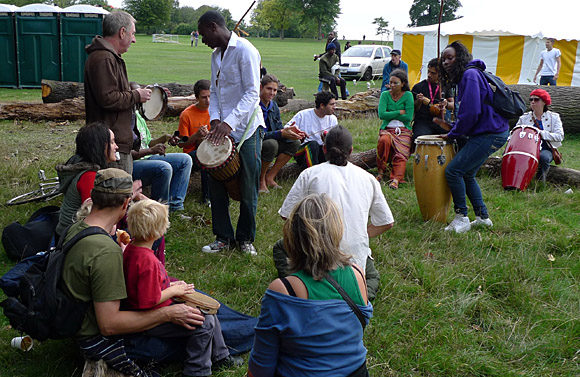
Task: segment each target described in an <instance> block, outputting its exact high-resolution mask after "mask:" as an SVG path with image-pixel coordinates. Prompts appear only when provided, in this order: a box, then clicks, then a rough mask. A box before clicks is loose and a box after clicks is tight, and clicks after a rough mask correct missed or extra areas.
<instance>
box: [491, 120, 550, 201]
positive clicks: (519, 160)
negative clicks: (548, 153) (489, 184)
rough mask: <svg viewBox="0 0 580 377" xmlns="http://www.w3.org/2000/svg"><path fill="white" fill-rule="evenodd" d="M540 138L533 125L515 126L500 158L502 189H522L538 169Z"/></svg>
mask: <svg viewBox="0 0 580 377" xmlns="http://www.w3.org/2000/svg"><path fill="white" fill-rule="evenodd" d="M541 145H542V139H541V137H540V131H539V130H538V129H537V128H536V127H533V126H516V127H514V129H513V130H512V132H511V136H510V140H509V142H508V145H507V147H506V149H505V152H504V155H503V158H502V160H501V183H502V186H503V188H504V189H506V190H514V189H518V190H521V191H524V190H525V189H526V188H527V187H528V185H529V184H530V182H531V181H532V179H533V178H534V176H535V175H536V171H537V170H538V161H539V160H540V148H541Z"/></svg>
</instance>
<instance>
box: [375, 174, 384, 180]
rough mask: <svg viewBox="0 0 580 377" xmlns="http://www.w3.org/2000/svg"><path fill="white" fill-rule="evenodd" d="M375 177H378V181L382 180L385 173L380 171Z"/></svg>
mask: <svg viewBox="0 0 580 377" xmlns="http://www.w3.org/2000/svg"><path fill="white" fill-rule="evenodd" d="M375 178H376V179H377V181H379V182H381V181H382V180H383V174H382V173H379V174H377V175H376V177H375Z"/></svg>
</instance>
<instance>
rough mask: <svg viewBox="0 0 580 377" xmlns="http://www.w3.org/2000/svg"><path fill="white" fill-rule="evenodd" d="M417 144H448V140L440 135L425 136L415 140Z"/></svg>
mask: <svg viewBox="0 0 580 377" xmlns="http://www.w3.org/2000/svg"><path fill="white" fill-rule="evenodd" d="M415 144H417V145H419V144H447V140H445V139H443V138H441V137H439V136H438V135H423V136H418V137H417V138H416V139H415Z"/></svg>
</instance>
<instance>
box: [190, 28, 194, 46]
mask: <svg viewBox="0 0 580 377" xmlns="http://www.w3.org/2000/svg"><path fill="white" fill-rule="evenodd" d="M190 35H191V38H190V39H191V46H190V47H193V40H194V39H195V30H194V31H192V32H191V34H190Z"/></svg>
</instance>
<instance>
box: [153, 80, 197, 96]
mask: <svg viewBox="0 0 580 377" xmlns="http://www.w3.org/2000/svg"><path fill="white" fill-rule="evenodd" d="M158 85H159V86H161V87H163V88H167V89H169V91H170V92H171V96H172V97H189V96H192V95H193V84H178V83H176V82H170V83H167V84H158Z"/></svg>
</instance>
